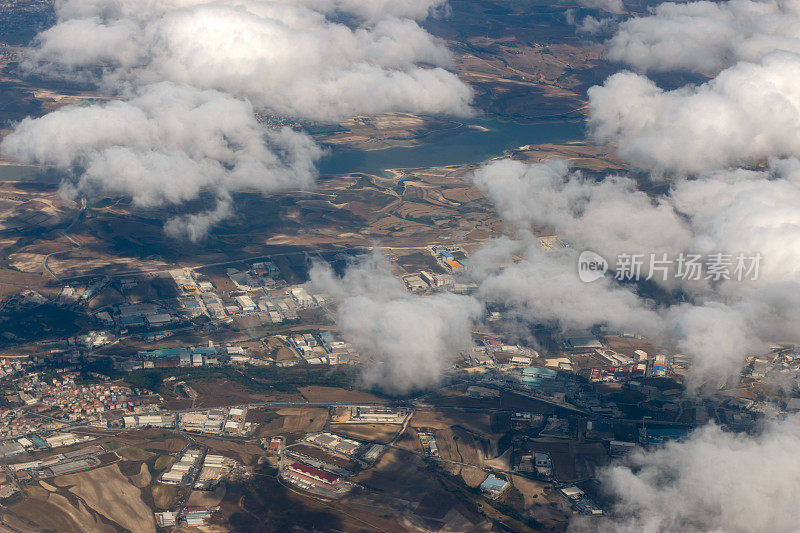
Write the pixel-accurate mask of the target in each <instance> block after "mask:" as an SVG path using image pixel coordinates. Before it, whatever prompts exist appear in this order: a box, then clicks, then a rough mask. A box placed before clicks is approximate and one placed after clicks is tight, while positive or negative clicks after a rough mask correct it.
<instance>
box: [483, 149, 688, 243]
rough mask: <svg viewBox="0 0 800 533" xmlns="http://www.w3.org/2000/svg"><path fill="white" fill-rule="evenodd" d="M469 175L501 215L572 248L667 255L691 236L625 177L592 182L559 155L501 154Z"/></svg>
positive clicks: (663, 204) (670, 212)
mask: <svg viewBox="0 0 800 533" xmlns="http://www.w3.org/2000/svg"><path fill="white" fill-rule="evenodd" d="M472 180H473V182H474V183H475V184H476V185H477V186H478V188H480V189H481V190H482V191H484V192H485V193H486V194H487V196H488V197H489V198H490V199H491V200H492V202H494V204H495V205H496V207H497V211H498V213H499V214H500V215H501V216H502V217H503V219H505V220H507V221H510V222H513V223H514V224H517V225H521V226H522V227H524V228H527V227H530V226H538V227H548V228H553V229H554V230H555V231H556V233H558V234H559V235H561V236H562V237H564V238H566V239H567V240H568V241H570V242H571V243H572V244H573V245H574V246H575V247H577V248H591V249H592V250H594V251H596V252H598V253H600V254H601V255H603V256H604V257H612V256H617V255H619V254H620V253H637V252H638V253H641V252H643V251H646V252H651V251H652V252H654V253H655V252H661V253H663V252H668V253H670V254H673V253H677V252H678V251H680V250H682V249H684V248H685V246H686V244H687V243H688V242H689V241H690V240H691V232H690V231H689V228H688V227H687V225H686V223H685V222H684V221H683V219H682V217H681V216H680V215H679V214H677V213H676V212H675V211H674V210H673V208H672V206H671V205H669V203H666V202H664V201H662V200H661V199H651V198H649V197H648V196H647V195H646V194H645V193H643V192H642V191H640V190H638V189H637V184H636V182H635V181H633V180H631V179H629V178H625V177H621V176H607V177H605V178H604V179H602V180H597V181H595V180H592V179H589V178H585V177H584V176H583V175H582V174H581V173H580V172H570V170H569V167H568V165H567V163H566V162H565V161H563V160H559V159H553V160H550V161H547V162H545V163H537V164H525V163H521V162H519V161H512V160H510V159H504V160H499V161H495V162H491V163H489V164H486V165H484V166H482V167H481V168H480V169H478V170H477V171H476V172H475V173H474V174H473V176H472Z"/></svg>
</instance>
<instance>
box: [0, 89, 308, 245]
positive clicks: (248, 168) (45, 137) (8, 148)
mask: <svg viewBox="0 0 800 533" xmlns="http://www.w3.org/2000/svg"><path fill="white" fill-rule="evenodd" d="M0 150H2V152H3V154H4V155H5V156H6V157H10V158H13V159H15V160H18V161H23V162H25V163H31V164H37V165H47V166H54V167H57V168H59V169H62V170H64V171H65V172H67V173H69V174H70V176H71V178H68V179H66V181H65V182H64V183H63V184H62V187H63V189H64V190H65V192H66V193H67V194H68V195H70V196H73V197H74V196H77V195H94V194H118V195H125V196H130V197H131V198H132V200H133V203H134V205H136V206H138V207H157V206H163V205H168V204H181V203H184V202H186V201H188V200H192V199H194V198H197V197H198V196H199V195H200V193H201V192H209V193H211V194H214V195H216V196H217V197H218V199H219V200H220V202H221V205H220V206H218V207H217V209H215V210H214V212H213V213H209V215H213V216H211V217H210V218H209V217H206V218H205V220H207V221H211V220H214V221H218V220H220V219H221V218H223V215H227V214H228V213H229V209H226V208H225V207H224V206H225V205H226V204H229V201H230V197H229V195H230V193H232V192H236V191H242V190H257V191H262V192H273V191H277V190H285V189H287V188H302V187H310V186H311V185H312V184H313V182H314V178H315V176H316V170H315V166H314V164H315V162H316V160H317V159H318V158H319V157H320V156H321V155H322V151H321V149H320V148H319V146H318V145H317V144H316V143H315V142H314V141H313V139H311V138H310V137H309V136H307V135H305V134H303V133H298V132H295V131H293V130H291V129H289V128H283V129H280V130H272V129H267V128H264V127H262V126H261V125H260V124H259V123H258V122H257V121H256V119H255V115H254V111H253V108H252V106H251V105H250V104H249V103H247V102H246V101H243V100H238V99H236V98H233V97H232V96H230V95H227V94H225V93H221V92H218V91H209V90H200V89H196V88H193V87H190V86H186V85H175V84H172V83H160V84H156V85H151V86H147V87H143V88H142V89H140V90H138V91H137V93H136V94H135V96H132V97H131V98H130V99H128V100H125V101H116V100H115V101H110V102H107V103H102V104H92V105H73V106H67V107H63V108H61V109H59V110H57V111H54V112H52V113H50V114H48V115H45V116H43V117H41V118H36V119H33V118H27V119H25V120H23V121H22V122H21V123H20V124H19V125H18V126H17V127H16V128H15V130H14V131H13V132H12V133H10V134H9V135H8V136H7V137H6V138H5V139H4V140H3V142H2V144H0ZM191 220H192V221H193V222H194V223H193V224H191V226H192V227H193V228H195V229H193V230H191V231H188V234H190V235H192V236H194V237H195V238H197V237H198V236H199V235H201V233H202V232H199V231H197V228H201V227H202V224H201V225H199V226H198V223H199V222H200V220H199V219H198V218H196V217H195V218H194V219H191ZM178 222H179V220H174V221H171V222H168V228H170V231H171V232H172V233H173V234H180V233H182V232H181V231H180V226H181V225H180V224H178Z"/></svg>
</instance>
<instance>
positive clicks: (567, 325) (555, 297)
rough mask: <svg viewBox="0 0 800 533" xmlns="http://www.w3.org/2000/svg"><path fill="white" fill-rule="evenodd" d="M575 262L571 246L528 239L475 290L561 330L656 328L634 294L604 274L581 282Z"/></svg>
mask: <svg viewBox="0 0 800 533" xmlns="http://www.w3.org/2000/svg"><path fill="white" fill-rule="evenodd" d="M577 264H578V253H577V252H576V251H575V250H571V249H563V250H558V251H552V252H543V251H541V250H539V249H538V248H537V247H536V245H535V244H534V243H528V244H527V245H526V246H525V251H524V252H523V255H522V260H521V261H517V262H514V263H512V264H509V265H508V266H507V267H506V268H504V269H503V270H502V271H500V272H497V273H494V274H490V275H489V276H487V277H486V278H485V279H484V280H483V281H482V282H481V284H480V288H479V291H478V295H479V296H480V297H481V298H482V299H484V300H486V301H489V302H495V303H502V304H504V305H505V306H507V307H508V308H509V309H510V310H512V311H513V312H514V313H515V314H516V315H517V316H518V317H520V318H524V319H525V320H527V321H528V322H530V323H540V324H549V325H553V326H558V327H560V328H561V329H565V330H566V329H583V328H589V327H593V326H596V325H598V324H606V325H608V326H610V327H615V328H620V329H624V328H633V329H636V330H638V331H640V332H642V333H649V334H651V335H657V334H659V333H660V329H661V326H660V321H661V320H660V317H659V315H658V314H657V313H656V312H655V311H654V310H653V309H651V308H650V307H649V306H648V305H647V304H646V303H644V302H643V301H642V300H640V299H639V298H638V297H637V296H636V294H635V293H633V292H632V291H631V290H629V289H626V288H623V287H620V286H618V285H616V284H615V283H614V282H613V281H612V280H611V279H610V278H603V279H601V280H599V281H596V282H594V283H584V282H582V281H581V280H580V279H579V278H578V275H577Z"/></svg>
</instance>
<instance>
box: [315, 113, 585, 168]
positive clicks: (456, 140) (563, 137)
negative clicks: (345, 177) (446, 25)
mask: <svg viewBox="0 0 800 533" xmlns="http://www.w3.org/2000/svg"><path fill="white" fill-rule="evenodd" d="M469 124H474V125H476V126H480V127H482V128H486V130H487V131H481V130H478V129H475V128H463V129H462V131H461V132H459V133H457V134H455V135H452V136H448V137H446V138H444V139H441V140H437V141H433V142H426V143H423V144H421V145H419V146H413V147H410V148H386V149H383V150H348V151H341V152H337V151H333V152H332V153H330V154H329V155H327V156H325V157H324V158H323V159H322V160H321V161H320V162H319V164H318V167H319V171H320V173H321V174H323V175H325V174H345V173H349V172H363V173H366V174H380V173H381V172H382V171H383V170H386V169H389V168H416V167H439V166H447V165H462V164H470V163H479V162H481V161H485V160H487V159H491V158H493V157H497V156H501V155H503V152H505V151H506V150H511V149H514V148H518V147H520V146H524V145H526V144H542V143H563V142H569V141H579V140H583V139H584V137H585V124H584V123H583V122H550V123H537V124H520V123H515V122H500V121H497V120H472V121H470V122H469Z"/></svg>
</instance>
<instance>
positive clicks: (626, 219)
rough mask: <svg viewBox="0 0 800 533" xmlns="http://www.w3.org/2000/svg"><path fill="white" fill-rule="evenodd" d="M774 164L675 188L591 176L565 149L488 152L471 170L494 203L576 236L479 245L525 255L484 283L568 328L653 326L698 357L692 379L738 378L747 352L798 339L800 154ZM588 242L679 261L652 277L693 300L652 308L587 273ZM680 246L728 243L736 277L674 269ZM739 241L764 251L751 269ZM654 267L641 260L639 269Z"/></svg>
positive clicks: (527, 311) (693, 382)
mask: <svg viewBox="0 0 800 533" xmlns="http://www.w3.org/2000/svg"><path fill="white" fill-rule="evenodd" d="M772 166H773V168H772V170H770V171H764V172H754V171H746V170H734V171H720V172H715V173H710V174H706V175H703V176H702V177H701V178H698V179H693V180H678V181H677V182H676V183H675V184H674V186H673V187H672V188H671V189H670V190H669V191H668V193H666V194H664V195H662V196H659V197H655V198H651V197H650V196H648V195H646V194H645V193H644V192H642V191H640V190H638V189H637V188H636V183H635V182H634V181H632V180H630V179H628V178H624V177H619V176H607V177H606V178H605V179H603V180H600V181H596V180H591V179H587V178H585V177H584V176H582V175H581V173H579V172H571V171H570V170H569V168H568V166H567V165H566V163H565V162H563V161H557V160H554V161H549V162H546V163H537V164H524V163H520V162H516V161H511V160H501V161H495V162H491V163H489V164H487V165H485V166H483V167H482V168H480V169H478V170H477V171H476V172H475V173H474V175H473V181H474V182H475V184H476V185H477V186H478V187H479V188H481V189H482V190H483V191H484V192H486V194H487V197H488V198H490V199H491V200H492V201H493V202H494V203H495V204H496V206H497V210H498V213H500V215H501V216H502V217H503V218H504V219H505V220H507V221H508V222H510V223H512V224H514V225H516V226H517V227H520V228H523V229H524V228H530V227H531V226H534V227H536V226H538V227H542V226H544V227H549V228H553V229H554V230H555V231H556V233H557V234H558V235H559V236H561V237H562V238H564V239H566V240H567V241H569V242H570V243H572V245H573V246H574V247H575V248H574V249H573V250H561V251H557V252H552V251H551V252H547V253H545V252H542V251H540V250H538V249H537V248H536V246H534V245H531V244H524V243H522V242H520V243H518V244H517V250H515V249H514V248H513V246H512V245H511V243H512V242H513V241H510V240H507V239H506V240H504V241H502V242H500V244H502V246H500V245H498V244H492V245H491V246H489V247H487V248H489V251H487V252H486V253H483V252H481V253H480V254H476V255H477V257H482V256H484V255H485V256H487V257H489V258H491V260H492V261H494V262H495V264H496V263H497V262H500V261H502V259H498V257H501V253H500V252H502V251H504V250H505V252H506V253H507V254H508V255H510V254H512V253H516V254H518V255H521V256H522V257H523V260H522V261H519V262H517V263H515V264H513V265H510V266H508V267H507V268H506V269H504V270H503V271H501V272H500V273H493V272H491V271H490V270H489V269H486V268H482V269H480V271H481V272H482V275H481V276H480V281H481V291H480V294H481V296H482V297H483V298H485V299H487V300H499V301H501V302H503V303H505V304H506V305H509V306H510V307H511V308H513V309H516V310H517V311H518V313H519V315H520V316H523V317H527V318H528V319H529V320H530V321H531V322H545V323H554V324H560V325H562V327H565V328H573V327H591V326H594V325H597V324H606V325H609V326H612V327H616V328H620V329H636V330H638V331H640V332H641V333H644V334H646V335H649V336H653V337H655V338H656V339H658V340H660V341H661V342H663V343H665V344H666V345H671V346H672V347H673V349H675V350H677V351H680V352H682V353H685V354H686V355H689V356H691V357H692V358H693V360H694V367H693V369H692V372H691V374H690V376H689V383H688V384H689V385H690V387H692V388H695V387H697V386H700V385H702V384H703V383H704V382H705V381H707V380H712V381H719V380H722V381H724V380H727V379H729V378H735V377H736V376H737V375H738V373H739V371H740V369H741V365H742V363H743V362H744V360H745V358H746V356H747V355H748V354H750V353H753V352H754V351H756V352H757V351H759V350H763V349H764V348H765V344H766V343H767V342H769V341H776V340H781V341H786V340H793V339H795V338H796V337H797V333H796V331H797V328H798V326H800V313H798V312H797V311H796V309H800V277H798V267H797V265H798V264H800V256H798V253H797V251H796V247H795V246H793V245H792V244H791V243H793V242H795V241H796V239H797V237H798V235H797V231H798V227H800V221H799V220H798V219H797V209H796V207H795V206H796V205H797V202H798V201H799V200H800V198H798V197H797V195H798V194H800V189H799V188H798V184H800V182H798V177H799V176H800V173H799V172H798V168H799V167H800V163H798V162H797V161H796V160H782V161H774V162H773V163H772ZM519 249H523V250H526V251H524V252H520V251H519ZM584 249H590V250H593V251H595V252H598V253H600V254H601V255H602V256H603V257H605V258H606V259H607V260H608V261H609V263H610V267H611V268H614V265H615V259H616V258H617V257H618V256H619V254H620V253H628V254H643V255H644V257H645V258H649V257H650V255H651V254H655V255H656V257H662V256H663V254H666V257H667V258H668V259H670V260H672V261H673V263H672V264H671V265H670V270H669V272H668V276H667V278H666V280H664V279H663V278H662V274H661V273H660V272H656V273H655V274H656V275H655V276H654V277H653V282H655V283H657V284H658V285H660V286H661V287H662V288H663V289H664V290H666V291H668V292H673V293H676V294H677V295H679V296H680V297H679V298H677V299H678V300H684V301H685V303H683V304H681V305H675V306H672V307H663V306H662V307H660V308H657V309H653V308H652V307H651V305H650V304H648V303H647V302H645V301H642V299H641V298H639V296H638V295H637V294H636V293H635V292H633V291H632V290H631V289H630V288H629V287H622V286H619V285H617V284H615V283H614V282H612V281H611V280H609V279H603V280H602V281H601V282H594V283H589V284H587V283H583V282H581V281H580V280H579V278H578V276H577V274H576V267H577V253H578V251H579V250H584ZM681 253H684V254H687V255H688V254H702V255H703V257H704V258H708V256H709V255H711V254H716V253H721V254H725V255H726V256H727V260H728V261H729V262H728V267H727V268H728V272H729V278H730V279H725V278H721V279H719V280H709V279H706V274H707V272H704V273H703V276H701V277H700V279H698V280H693V279H683V278H680V277H675V276H676V274H677V272H676V266H677V265H676V263H675V262H674V261H675V259H676V258H677V257H678V256H679V254H681ZM740 253H741V254H742V255H743V256H744V257H746V258H752V257H755V256H756V255H758V254H760V255H761V257H762V260H761V261H760V262H759V263H757V266H758V272H757V276H756V272H755V271H751V272H750V273H749V274H748V273H746V272H743V273H742V274H743V276H742V277H743V278H745V279H744V280H743V281H742V280H739V279H738V276H737V274H736V266H737V259H736V257H737V256H738V254H740ZM485 262H487V261H478V262H477V263H476V264H477V265H482V264H483V263H485ZM752 265H753V263H752V262H747V263H746V264H745V266H746V267H747V268H748V269H749V268H750V266H752ZM648 270H649V264H648V262H647V261H645V262H644V264H643V265H642V276H643V277H644V276H646V275H647V272H648ZM752 277H757V279H750V278H752Z"/></svg>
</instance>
